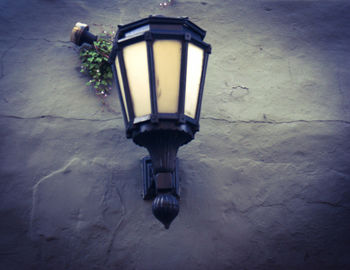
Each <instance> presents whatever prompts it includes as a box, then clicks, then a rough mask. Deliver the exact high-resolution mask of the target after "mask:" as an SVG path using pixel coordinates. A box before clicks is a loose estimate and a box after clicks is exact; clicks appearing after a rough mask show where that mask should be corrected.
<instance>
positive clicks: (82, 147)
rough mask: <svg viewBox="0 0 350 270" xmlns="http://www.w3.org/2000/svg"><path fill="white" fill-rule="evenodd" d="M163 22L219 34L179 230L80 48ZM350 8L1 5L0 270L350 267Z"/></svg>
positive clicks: (186, 171)
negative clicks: (83, 65) (147, 190)
mask: <svg viewBox="0 0 350 270" xmlns="http://www.w3.org/2000/svg"><path fill="white" fill-rule="evenodd" d="M150 14H163V15H166V16H175V17H177V16H188V17H190V19H191V20H192V21H193V22H195V23H196V24H198V25H199V26H200V27H202V28H203V29H205V30H207V36H206V39H205V41H206V42H208V43H210V44H211V45H212V48H213V52H212V54H211V55H210V58H209V65H208V70H207V79H206V84H205V93H204V98H203V105H202V114H201V129H200V132H199V133H197V134H196V138H195V140H193V141H192V142H190V143H189V144H188V145H186V146H184V147H181V148H180V150H179V153H178V158H179V160H180V175H181V200H180V213H179V216H178V217H177V218H176V219H175V220H174V222H173V223H172V225H171V227H170V229H169V230H165V229H164V227H163V226H162V225H161V224H160V223H159V222H158V221H157V220H156V219H155V218H154V217H153V216H152V213H151V202H148V201H143V200H142V198H141V196H140V194H141V167H140V160H141V159H142V158H143V157H144V156H146V155H147V151H146V150H145V149H144V148H141V147H138V146H136V145H134V144H133V142H132V141H131V140H127V139H126V137H125V129H124V124H123V120H122V115H121V109H120V105H119V101H118V97H117V93H116V91H115V89H113V90H112V93H111V95H110V96H108V97H107V98H105V101H104V102H102V101H101V99H99V98H98V97H96V95H95V94H94V91H93V90H92V89H90V88H89V87H88V86H86V85H85V83H86V81H87V80H88V79H87V77H86V76H85V75H83V74H81V73H80V72H79V69H80V60H79V56H78V51H79V49H78V48H77V47H76V46H75V45H73V44H72V43H70V42H69V35H70V31H71V29H72V27H73V26H74V24H75V23H76V22H77V21H80V22H85V23H87V24H89V25H90V30H91V32H93V33H96V34H98V33H99V32H101V31H102V30H103V28H104V27H110V26H115V27H116V26H117V25H118V24H126V23H129V22H132V21H135V20H138V19H141V18H144V17H147V16H148V15H150ZM349 29H350V3H349V1H345V0H344V1H337V0H334V1H326V0H324V1H283V0H280V1H277V0H275V1H272V0H271V1H257V0H252V1H247V0H245V1H234V0H230V1H228V0H226V1H225V0H221V1H218V0H217V1H214V0H201V1H197V0H193V1H185V0H177V1H176V2H175V5H173V6H171V7H168V8H161V7H160V6H159V1H157V0H143V1H134V0H121V1H104V0H101V1H68V0H61V1H55V0H51V1H49V0H27V1H24V0H16V1H10V0H2V1H1V2H0V33H1V35H0V40H1V42H0V269H4V270H27V269H39V270H41V269H43V270H45V269H53V270H56V269H57V270H60V269H69V270H76V269H84V270H92V269H94V270H99V269H101V270H103V269H141V270H148V269H153V270H157V269H170V270H171V269H184V270H185V269H186V270H187V269H189V270H192V269H193V270H196V269H213V270H214V269H215V270H221V269H247V270H250V269H257V270H260V269H262V270H264V269H288V270H293V269H318V270H322V269H329V270H345V269H350V256H349V247H350V162H349V160H350V142H349V138H350V105H349V104H350V103H349V100H350V92H349V89H350V46H349V44H350V32H349Z"/></svg>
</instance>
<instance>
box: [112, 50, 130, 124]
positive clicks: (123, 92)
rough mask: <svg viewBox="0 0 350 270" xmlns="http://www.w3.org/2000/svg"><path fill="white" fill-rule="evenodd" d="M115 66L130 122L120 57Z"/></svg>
mask: <svg viewBox="0 0 350 270" xmlns="http://www.w3.org/2000/svg"><path fill="white" fill-rule="evenodd" d="M115 66H116V68H117V76H118V82H119V86H120V92H121V93H122V99H123V103H124V108H125V111H126V117H127V120H128V121H129V112H128V105H127V104H126V99H125V91H124V84H123V80H122V75H121V72H120V66H119V60H118V57H116V58H115Z"/></svg>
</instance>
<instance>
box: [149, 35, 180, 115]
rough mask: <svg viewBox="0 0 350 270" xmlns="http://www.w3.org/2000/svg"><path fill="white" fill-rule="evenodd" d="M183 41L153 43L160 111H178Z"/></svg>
mask: <svg viewBox="0 0 350 270" xmlns="http://www.w3.org/2000/svg"><path fill="white" fill-rule="evenodd" d="M181 47H182V46H181V42H180V41H177V40H158V41H155V42H154V44H153V55H154V67H155V75H156V76H155V79H156V90H157V103H158V112H160V113H176V112H177V110H178V104H179V88H180V87H179V86H180V68H181Z"/></svg>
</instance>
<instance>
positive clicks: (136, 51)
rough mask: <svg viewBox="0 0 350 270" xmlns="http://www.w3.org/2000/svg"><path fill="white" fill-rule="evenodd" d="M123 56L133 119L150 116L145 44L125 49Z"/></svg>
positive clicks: (140, 43)
mask: <svg viewBox="0 0 350 270" xmlns="http://www.w3.org/2000/svg"><path fill="white" fill-rule="evenodd" d="M123 55H124V62H125V69H126V74H127V76H128V82H129V88H130V94H131V99H132V102H133V107H134V113H135V117H140V116H144V115H148V114H151V95H150V89H149V76H148V62H147V46H146V42H145V41H142V42H138V43H135V44H132V45H129V46H127V47H125V48H124V50H123Z"/></svg>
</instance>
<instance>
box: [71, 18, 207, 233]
mask: <svg viewBox="0 0 350 270" xmlns="http://www.w3.org/2000/svg"><path fill="white" fill-rule="evenodd" d="M88 30H89V29H88V26H87V25H84V24H80V25H78V24H77V25H76V26H75V30H74V28H73V31H72V35H71V39H72V41H73V42H75V43H76V44H78V45H81V42H87V43H90V44H91V43H92V42H93V41H94V40H96V38H97V37H96V36H94V35H92V34H91V33H89V32H88ZM205 33H206V32H205V31H204V30H203V29H201V28H200V27H198V26H197V25H195V24H194V23H192V22H191V21H190V20H189V19H188V18H187V17H180V18H170V17H164V16H149V17H148V18H145V19H142V20H139V21H136V22H132V23H129V24H126V25H119V26H118V31H117V33H116V36H115V39H114V44H113V49H112V51H111V54H110V56H109V61H110V63H111V65H112V69H113V73H114V77H115V81H116V86H117V90H118V93H119V99H120V103H121V109H122V113H123V117H124V122H125V127H126V137H127V138H132V140H133V141H134V143H136V144H137V145H139V146H143V147H146V148H147V150H148V152H149V154H150V158H149V157H146V158H144V159H143V161H142V164H143V198H144V199H145V200H150V199H154V200H153V204H152V212H153V215H154V216H155V217H156V218H157V219H158V220H159V221H160V222H162V223H163V224H164V226H165V228H166V229H168V228H169V226H170V223H171V222H172V221H173V220H174V219H175V217H176V216H177V215H178V213H179V203H178V198H179V180H178V178H179V177H178V172H177V168H178V165H177V163H178V162H177V158H176V154H177V151H178V149H179V147H180V146H182V145H184V144H186V143H188V142H190V141H191V140H192V139H194V134H195V133H196V132H197V131H198V130H199V119H200V111H201V103H202V96H203V88H204V81H205V75H206V69H207V63H208V56H209V54H210V53H211V46H210V45H209V44H207V43H205V42H204V41H203V39H204V37H205ZM79 43H80V44H79Z"/></svg>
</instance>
